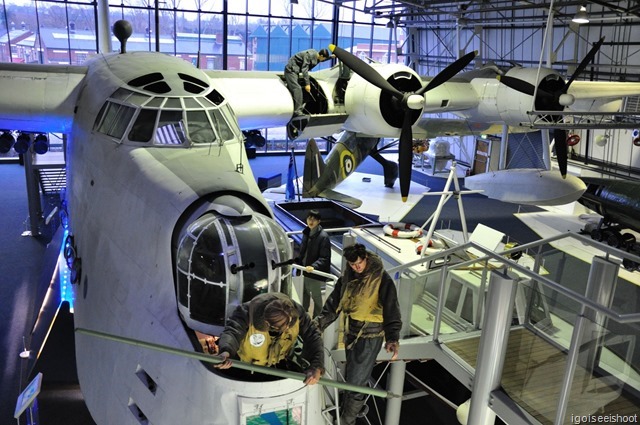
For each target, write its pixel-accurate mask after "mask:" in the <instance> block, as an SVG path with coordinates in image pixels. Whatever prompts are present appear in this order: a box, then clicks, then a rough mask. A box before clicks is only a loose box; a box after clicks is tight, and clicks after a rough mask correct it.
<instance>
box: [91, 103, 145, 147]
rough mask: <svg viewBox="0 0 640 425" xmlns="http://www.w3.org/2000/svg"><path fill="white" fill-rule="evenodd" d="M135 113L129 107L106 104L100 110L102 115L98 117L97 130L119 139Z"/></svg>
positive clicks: (133, 109)
mask: <svg viewBox="0 0 640 425" xmlns="http://www.w3.org/2000/svg"><path fill="white" fill-rule="evenodd" d="M135 112H136V110H135V108H132V107H130V106H126V105H121V104H119V103H113V102H107V103H106V104H105V106H104V107H103V108H102V113H101V114H100V115H98V121H97V130H98V131H99V132H100V133H104V134H106V135H108V136H111V137H114V138H116V139H121V138H122V136H123V135H124V132H125V130H126V129H127V127H128V126H129V122H130V121H131V118H133V114H135ZM100 118H102V119H100Z"/></svg>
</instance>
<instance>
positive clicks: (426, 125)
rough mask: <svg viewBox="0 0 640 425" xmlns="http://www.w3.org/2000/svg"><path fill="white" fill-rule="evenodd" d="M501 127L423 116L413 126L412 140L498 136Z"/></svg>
mask: <svg viewBox="0 0 640 425" xmlns="http://www.w3.org/2000/svg"><path fill="white" fill-rule="evenodd" d="M502 127H503V126H502V125H498V124H491V123H482V122H473V121H468V120H465V119H462V118H457V119H456V118H433V117H430V116H428V115H423V116H422V117H421V118H420V119H419V120H418V122H417V123H416V124H415V125H414V126H413V135H414V138H422V139H430V138H434V137H438V136H468V135H472V134H500V133H502Z"/></svg>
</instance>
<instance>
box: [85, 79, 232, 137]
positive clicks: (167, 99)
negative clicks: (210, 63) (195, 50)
mask: <svg viewBox="0 0 640 425" xmlns="http://www.w3.org/2000/svg"><path fill="white" fill-rule="evenodd" d="M209 95H210V93H209V94H206V95H199V96H162V95H149V94H148V93H143V92H138V91H134V90H130V89H126V88H119V89H118V90H116V91H115V92H114V93H113V95H112V96H111V97H110V98H108V99H107V100H106V101H105V104H104V105H103V106H102V109H101V110H100V113H99V114H98V117H97V119H96V121H95V123H94V127H93V129H94V131H95V132H98V133H102V134H105V135H107V136H109V137H110V138H111V139H112V140H114V141H116V142H117V143H122V144H124V145H130V146H138V147H140V146H147V147H151V146H153V147H171V148H184V147H200V146H210V145H211V144H217V145H222V144H225V143H241V142H242V141H243V137H242V131H241V130H240V128H239V126H238V123H237V119H236V118H235V115H234V112H233V110H232V109H231V107H230V106H229V104H228V102H227V101H226V99H224V98H222V97H221V95H220V94H219V92H217V91H216V96H217V97H220V98H221V99H222V100H221V102H219V103H218V104H216V103H214V102H212V101H211V100H210V99H209V97H207V96H209ZM116 110H117V111H121V112H125V111H128V113H127V114H126V116H127V117H128V118H126V119H128V122H127V123H126V126H125V125H124V124H125V123H123V122H122V121H121V120H120V115H117V117H118V125H117V126H115V127H114V125H115V124H114V116H113V113H114V111H116ZM131 110H133V113H131ZM151 110H156V111H158V112H157V113H156V119H155V122H154V123H153V127H152V129H149V128H148V127H149V125H150V124H149V123H147V122H146V121H145V122H143V123H141V122H139V121H138V119H139V118H140V115H141V114H144V115H150V114H151V112H150V111H151ZM163 111H165V112H168V111H173V112H175V111H181V119H179V120H176V122H175V123H173V124H172V125H171V126H170V127H171V128H172V130H170V131H169V133H170V134H169V135H167V134H168V133H167V128H169V127H167V125H165V126H163V129H161V128H160V122H161V120H162V115H163ZM195 111H203V112H204V113H203V114H193V112H195ZM190 113H191V117H190ZM110 114H111V115H110ZM198 115H200V119H199V120H198V121H197V127H198V128H196V127H194V125H195V124H196V122H191V123H190V122H189V119H190V118H191V120H192V121H193V119H194V117H195V116H198ZM205 117H206V118H205ZM165 124H166V123H165ZM144 127H146V128H144ZM198 129H200V130H203V129H208V130H206V131H208V132H209V133H210V134H208V135H207V133H206V131H205V133H204V136H203V134H201V137H200V139H199V140H198V141H195V140H196V139H195V136H194V135H192V134H191V133H192V132H194V131H196V130H198ZM116 130H117V131H116ZM159 132H161V133H162V134H160V133H159ZM148 134H150V135H151V137H149V139H148V140H145V139H146V138H147V137H146V135H148ZM130 135H131V138H129V137H130ZM161 136H162V137H161Z"/></svg>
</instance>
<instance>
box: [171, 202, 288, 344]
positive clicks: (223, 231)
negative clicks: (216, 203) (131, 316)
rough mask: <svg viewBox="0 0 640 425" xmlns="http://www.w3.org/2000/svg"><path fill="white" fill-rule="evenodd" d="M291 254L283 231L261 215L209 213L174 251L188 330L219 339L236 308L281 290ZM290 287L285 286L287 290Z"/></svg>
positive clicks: (179, 293) (193, 225) (195, 223)
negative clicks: (226, 319) (276, 267)
mask: <svg viewBox="0 0 640 425" xmlns="http://www.w3.org/2000/svg"><path fill="white" fill-rule="evenodd" d="M291 256H292V253H291V247H290V243H289V241H288V238H287V236H286V234H285V233H284V231H283V230H282V228H281V227H280V226H279V225H278V224H277V223H276V222H275V221H273V220H272V219H270V218H268V217H266V216H264V215H262V214H258V213H252V214H247V215H225V214H223V213H220V212H218V211H209V212H207V213H205V214H204V215H202V216H200V217H199V218H198V219H196V220H195V221H193V222H192V223H191V224H190V225H189V226H188V228H187V231H186V232H185V234H184V236H183V237H182V239H181V241H180V244H179V246H178V249H177V252H176V257H175V258H176V264H175V270H176V284H177V291H176V292H177V297H178V309H179V311H180V313H181V315H182V317H183V319H184V320H185V322H186V323H187V325H188V326H189V327H191V328H192V329H195V330H197V331H200V332H203V333H207V334H212V335H215V334H217V333H219V332H220V331H221V330H222V329H223V328H224V325H225V318H226V317H228V316H229V315H230V314H231V312H232V310H233V308H235V306H237V305H238V304H240V303H242V302H245V301H248V300H250V299H252V298H253V297H254V296H256V295H258V294H260V293H265V292H274V291H279V290H281V286H283V285H285V284H286V283H287V281H288V279H289V276H290V273H289V267H283V268H278V269H275V270H274V269H273V268H272V267H271V264H272V263H280V262H283V261H286V260H288V259H290V258H291ZM285 289H286V288H285Z"/></svg>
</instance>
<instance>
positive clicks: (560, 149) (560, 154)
mask: <svg viewBox="0 0 640 425" xmlns="http://www.w3.org/2000/svg"><path fill="white" fill-rule="evenodd" d="M553 138H554V139H555V141H556V143H555V147H556V159H557V161H558V168H559V169H560V174H561V175H562V178H565V177H566V176H567V131H566V130H563V129H561V128H556V129H555V130H553Z"/></svg>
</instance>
